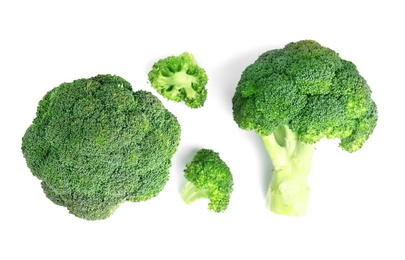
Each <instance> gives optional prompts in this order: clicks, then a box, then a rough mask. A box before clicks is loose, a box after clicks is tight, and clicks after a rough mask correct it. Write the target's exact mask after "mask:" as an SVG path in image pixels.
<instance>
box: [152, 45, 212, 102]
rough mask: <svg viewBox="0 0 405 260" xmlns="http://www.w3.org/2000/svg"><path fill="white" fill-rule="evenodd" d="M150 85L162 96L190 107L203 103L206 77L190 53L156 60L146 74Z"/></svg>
mask: <svg viewBox="0 0 405 260" xmlns="http://www.w3.org/2000/svg"><path fill="white" fill-rule="evenodd" d="M148 77H149V81H150V83H151V85H152V86H153V87H154V88H155V89H156V91H157V92H158V93H159V94H161V95H162V96H163V97H165V98H167V99H169V100H172V101H176V102H180V101H182V100H183V101H184V102H185V104H186V105H187V106H189V107H191V108H199V107H202V106H203V105H204V102H205V99H206V98H207V89H206V88H205V85H206V84H207V81H208V77H207V74H206V72H205V70H204V69H202V68H200V67H199V66H198V65H197V63H196V62H195V60H194V56H193V55H191V54H190V53H187V52H185V53H183V54H181V55H179V56H170V57H167V58H164V59H161V60H159V61H158V62H156V63H155V64H154V65H153V67H152V70H151V71H150V72H149V74H148Z"/></svg>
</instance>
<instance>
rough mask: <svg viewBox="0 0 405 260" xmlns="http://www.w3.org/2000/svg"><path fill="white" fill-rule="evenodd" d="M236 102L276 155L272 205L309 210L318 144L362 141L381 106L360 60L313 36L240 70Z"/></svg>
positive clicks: (237, 116)
mask: <svg viewBox="0 0 405 260" xmlns="http://www.w3.org/2000/svg"><path fill="white" fill-rule="evenodd" d="M232 102H233V116H234V120H235V121H236V123H237V124H238V126H239V127H240V128H242V129H245V130H255V131H256V133H257V134H258V135H259V136H260V137H261V139H262V141H263V143H264V146H265V148H266V149H267V152H268V153H269V155H270V158H271V160H272V162H273V173H272V176H271V181H270V187H269V191H268V195H267V207H268V208H269V209H270V210H272V211H273V212H276V213H281V214H286V215H305V214H306V210H307V205H308V200H309V187H308V185H307V178H308V175H309V171H310V167H311V158H312V153H313V151H314V150H315V144H316V143H317V142H318V141H319V140H321V139H322V138H323V137H326V138H328V139H333V138H338V139H340V147H341V148H342V149H343V150H345V151H348V152H354V151H356V150H358V149H360V148H361V147H362V145H363V144H364V142H365V141H366V140H367V139H368V137H369V135H370V134H371V133H372V132H373V130H374V128H375V126H376V123H377V107H376V104H375V103H374V102H373V100H372V99H371V90H370V88H369V86H368V85H367V83H366V80H365V79H364V78H363V77H362V76H360V75H359V72H358V71H357V68H356V66H355V65H354V64H353V63H352V62H350V61H346V60H343V59H341V58H340V57H339V55H338V53H336V52H334V51H333V50H331V49H329V48H326V47H323V46H321V45H319V44H318V43H317V42H315V41H312V40H304V41H299V42H295V43H290V44H287V45H286V46H285V47H284V48H283V49H277V50H271V51H268V52H265V53H263V54H262V55H260V57H259V58H258V59H257V60H256V61H255V62H254V63H253V64H251V65H249V66H248V67H247V68H246V69H245V70H244V71H243V73H242V76H241V78H240V81H239V83H238V85H237V88H236V92H235V95H234V97H233V99H232Z"/></svg>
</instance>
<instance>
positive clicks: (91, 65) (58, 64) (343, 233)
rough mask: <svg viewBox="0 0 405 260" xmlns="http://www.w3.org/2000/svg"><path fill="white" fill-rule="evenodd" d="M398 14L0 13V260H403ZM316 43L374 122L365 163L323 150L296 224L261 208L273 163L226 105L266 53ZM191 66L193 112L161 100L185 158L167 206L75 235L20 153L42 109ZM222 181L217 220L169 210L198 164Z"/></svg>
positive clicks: (330, 9) (353, 10)
mask: <svg viewBox="0 0 405 260" xmlns="http://www.w3.org/2000/svg"><path fill="white" fill-rule="evenodd" d="M400 2H401V1H391V0H385V1H354V0H351V1H254V0H249V1H220V0H217V1H175V0H171V1H152V0H149V1H119V0H114V1H94V2H90V1H38V0H37V1H17V0H16V1H1V2H0V29H1V30H0V83H1V94H0V98H1V100H0V106H1V109H0V113H1V128H0V129H1V135H0V138H1V140H0V141H1V142H0V147H1V148H0V149H1V156H0V158H1V164H0V165H1V166H0V167H1V169H0V170H1V172H0V202H1V209H0V210H1V214H0V240H1V241H0V259H7V260H8V259H220V258H222V259H278V260H281V259H370V258H372V259H390V260H392V259H405V251H404V250H405V249H404V242H405V223H404V221H405V213H404V205H405V188H404V187H405V185H404V182H405V175H404V174H405V171H404V167H403V165H404V164H403V160H404V156H403V153H404V152H403V150H404V149H403V148H404V145H405V143H404V137H403V129H404V128H403V125H404V124H403V122H402V121H403V119H404V116H403V113H404V112H405V110H404V103H405V102H404V101H403V95H404V94H405V92H404V80H403V75H404V69H405V68H404V60H405V55H404V46H405V42H404V28H403V26H404V24H405V19H404V8H403V7H401V6H402V5H400ZM303 39H313V40H316V41H318V42H319V43H320V44H322V45H324V46H327V47H329V48H332V49H334V50H336V51H337V52H338V53H340V55H341V57H342V58H344V59H347V60H350V61H352V62H354V63H355V64H356V65H357V67H358V69H359V71H360V73H361V74H362V75H363V76H364V77H365V78H366V79H367V81H368V83H369V85H370V86H371V88H372V90H373V94H372V98H373V99H374V100H375V102H376V103H377V105H378V111H379V121H378V126H377V128H376V129H375V132H374V134H373V135H372V136H371V137H370V138H369V140H368V141H367V142H366V144H365V145H364V147H363V148H362V150H360V151H358V152H356V153H353V154H349V153H347V152H344V151H342V150H341V149H340V148H339V147H338V141H337V140H329V141H328V140H322V141H321V142H320V143H319V144H318V146H317V151H316V152H315V155H314V158H313V167H312V172H311V176H310V180H309V184H310V187H311V199H310V205H309V208H308V214H307V216H305V217H298V218H296V217H287V216H281V215H276V214H274V213H271V212H270V211H268V210H267V209H266V208H265V195H266V191H267V186H268V181H269V174H270V171H271V167H272V166H271V162H270V160H269V158H268V156H267V154H266V152H265V150H264V147H263V146H262V144H261V141H260V140H259V138H258V137H257V136H256V135H255V133H253V132H247V131H244V130H241V129H239V128H238V127H237V125H236V123H235V122H234V121H233V118H232V104H231V99H232V96H233V94H234V91H235V86H236V84H237V82H238V80H239V77H240V75H241V72H242V71H243V69H244V68H245V67H246V66H247V65H249V64H251V63H252V62H253V61H254V60H255V59H256V58H257V56H258V55H259V54H261V53H262V52H264V51H267V50H270V49H274V48H282V47H283V46H284V45H285V44H287V43H289V42H292V41H298V40H303ZM184 51H189V52H191V53H193V54H194V56H195V57H196V60H197V62H198V63H199V64H200V66H201V67H203V68H205V69H206V71H207V73H208V75H209V82H208V84H207V89H208V98H207V101H206V103H205V106H204V107H203V108H200V109H194V110H191V109H188V108H187V107H186V106H185V105H184V104H182V103H174V102H169V101H167V100H164V99H163V98H162V97H160V96H159V98H160V99H161V100H162V102H163V103H164V104H165V105H166V107H167V108H168V109H169V110H170V111H171V112H172V113H173V114H175V115H176V116H177V117H178V120H179V122H180V124H181V126H182V136H181V144H180V147H179V150H178V152H177V153H176V155H175V156H174V157H173V166H172V168H171V176H170V180H169V181H168V183H167V185H166V187H165V189H164V191H163V192H162V193H160V195H159V196H158V197H156V198H153V199H151V200H149V201H147V202H143V203H124V204H123V205H121V206H120V207H119V208H118V210H117V211H116V212H115V214H114V215H113V216H112V217H110V218H109V219H107V220H104V221H93V222H89V221H85V220H81V219H79V218H76V217H74V216H73V215H70V214H68V212H67V210H66V209H65V208H63V207H59V206H56V205H54V204H53V203H52V202H51V201H49V200H48V199H46V197H45V195H44V194H43V192H42V189H41V187H40V182H39V180H37V179H36V178H35V177H33V176H32V174H31V173H30V171H29V169H28V168H27V166H26V164H25V160H24V158H23V156H22V153H21V149H20V147H21V138H22V136H23V134H24V132H25V130H26V129H27V127H28V126H29V125H30V123H31V122H32V120H33V118H34V116H35V112H36V107H37V104H38V101H39V100H40V99H41V98H42V97H43V95H44V94H45V93H46V92H47V91H49V90H50V89H52V88H53V87H55V86H58V85H59V84H60V83H62V82H71V81H72V80H74V79H77V78H87V77H91V76H95V75H97V74H103V73H110V74H116V75H120V76H122V77H123V78H125V79H126V80H128V81H129V82H130V83H131V84H132V85H133V88H134V90H138V89H144V90H149V91H151V92H153V93H154V94H156V92H155V91H154V90H153V89H152V88H151V87H150V85H149V84H148V80H147V73H148V71H149V70H150V68H151V66H152V64H153V63H154V62H155V61H156V60H157V59H159V58H163V57H166V56H168V55H177V54H180V53H182V52H184ZM203 147H204V148H211V149H214V150H216V151H218V152H219V153H220V154H221V157H222V158H223V159H224V161H226V162H227V163H228V165H229V167H230V168H231V170H232V172H233V175H234V182H235V185H234V192H233V194H232V197H231V202H230V205H229V208H228V210H227V211H226V212H225V213H223V214H215V213H211V212H209V211H208V210H207V202H206V201H201V202H198V203H195V204H193V205H192V206H186V205H185V204H184V203H183V201H182V200H181V198H180V190H181V188H182V187H183V185H184V183H185V180H184V178H183V169H184V165H185V163H186V162H188V161H189V160H191V158H192V156H193V154H194V152H195V151H197V150H198V149H200V148H203Z"/></svg>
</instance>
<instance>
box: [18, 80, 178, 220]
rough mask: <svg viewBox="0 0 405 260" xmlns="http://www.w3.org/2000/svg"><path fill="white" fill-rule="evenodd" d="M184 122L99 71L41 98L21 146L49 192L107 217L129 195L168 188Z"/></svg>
mask: <svg viewBox="0 0 405 260" xmlns="http://www.w3.org/2000/svg"><path fill="white" fill-rule="evenodd" d="M179 139H180V125H179V123H178V121H177V119H176V117H175V116H173V115H172V114H171V113H170V112H169V111H168V110H167V109H166V108H165V107H164V106H163V104H162V103H161V102H160V101H159V99H158V98H156V97H155V96H153V95H152V94H151V93H149V92H146V91H136V92H133V91H132V87H131V85H130V84H129V83H128V82H127V81H125V80H124V79H123V78H121V77H118V76H112V75H98V76H96V77H92V78H89V79H78V80H75V81H73V82H71V83H63V84H61V85H59V86H58V87H55V88H54V89H52V90H51V91H49V92H48V93H47V94H46V95H45V96H44V97H43V99H42V100H41V101H40V102H39V106H38V110H37V114H36V118H35V119H34V120H33V122H32V124H31V126H29V128H28V129H27V130H26V132H25V135H24V136H23V138H22V152H23V155H24V157H25V159H26V162H27V165H28V167H29V168H30V170H31V172H32V174H33V175H34V176H36V177H37V178H38V179H40V180H41V181H42V182H41V184H42V188H43V190H44V193H45V195H46V196H47V197H48V198H49V199H50V200H51V201H53V202H54V203H55V204H58V205H61V206H64V207H66V208H67V209H68V210H69V212H70V213H72V214H74V215H75V216H77V217H80V218H83V219H87V220H97V219H105V218H107V217H109V216H110V215H111V214H112V213H113V212H114V211H115V209H116V208H117V207H118V206H119V205H120V204H121V203H122V202H124V201H134V202H137V201H144V200H147V199H150V198H152V197H154V196H156V195H157V194H159V192H160V191H161V190H162V189H163V188H164V186H165V184H166V182H167V180H168V177H169V168H170V166H171V158H172V156H173V154H174V153H175V152H176V150H177V147H178V145H179Z"/></svg>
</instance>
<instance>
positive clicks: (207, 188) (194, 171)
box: [181, 149, 233, 212]
mask: <svg viewBox="0 0 405 260" xmlns="http://www.w3.org/2000/svg"><path fill="white" fill-rule="evenodd" d="M184 177H185V178H186V179H187V180H188V182H187V184H186V185H185V186H184V188H183V191H182V193H181V196H182V198H183V200H184V202H185V203H186V204H188V205H189V204H191V203H193V202H194V201H196V200H198V199H202V198H206V199H209V201H210V202H209V204H208V209H209V210H212V211H214V212H223V211H225V210H226V209H227V207H228V204H229V199H230V196H231V193H232V191H233V178H232V174H231V171H230V169H229V167H228V166H227V165H226V163H225V162H224V161H223V160H222V159H221V158H220V157H219V154H218V153H216V152H214V151H213V150H210V149H201V150H199V151H198V152H197V153H196V154H195V155H194V158H193V160H192V161H191V162H189V163H187V165H186V169H185V170H184Z"/></svg>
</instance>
